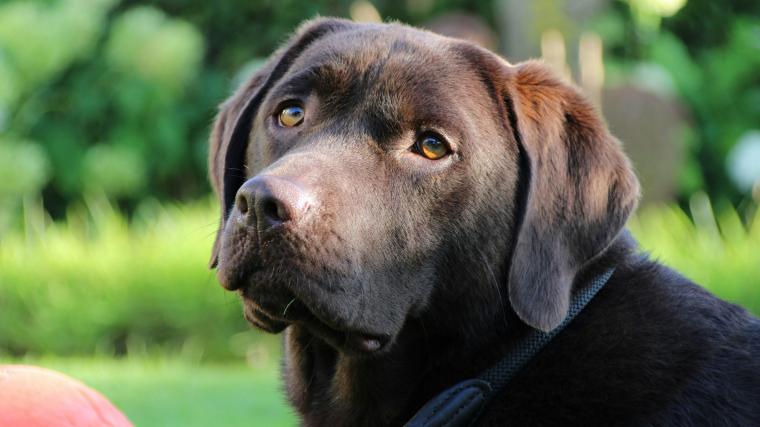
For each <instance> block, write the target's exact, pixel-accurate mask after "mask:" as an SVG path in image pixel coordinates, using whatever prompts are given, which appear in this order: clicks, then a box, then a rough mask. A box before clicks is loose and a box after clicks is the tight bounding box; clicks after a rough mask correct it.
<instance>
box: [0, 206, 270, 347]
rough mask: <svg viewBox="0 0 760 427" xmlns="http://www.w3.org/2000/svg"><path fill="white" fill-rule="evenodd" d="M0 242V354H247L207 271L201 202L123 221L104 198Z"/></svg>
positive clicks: (149, 210) (234, 306)
mask: <svg viewBox="0 0 760 427" xmlns="http://www.w3.org/2000/svg"><path fill="white" fill-rule="evenodd" d="M86 202H87V203H86V205H79V206H75V207H72V208H71V209H70V210H69V213H68V215H67V217H66V221H65V222H53V223H49V222H45V220H44V215H42V213H41V212H35V211H38V210H39V207H34V206H32V207H29V208H28V211H32V213H29V212H27V215H26V216H27V220H26V227H25V232H24V233H13V234H10V235H8V236H6V237H4V238H3V239H2V241H0V283H2V286H0V355H1V354H3V353H5V354H6V355H8V354H10V355H23V354H26V353H28V352H33V353H35V354H58V355H71V354H103V355H122V354H126V353H131V354H135V355H138V356H139V355H141V354H143V353H145V352H148V353H149V352H150V351H159V352H162V353H170V354H181V355H183V356H185V357H187V358H190V359H198V358H204V359H205V358H211V359H219V358H224V357H231V356H237V357H241V356H245V355H246V351H247V350H248V348H247V345H248V344H249V341H251V342H252V341H253V340H254V338H255V334H253V335H252V334H250V333H249V329H248V327H247V326H246V323H245V321H244V320H243V318H242V315H241V309H240V303H239V301H238V299H237V297H236V296H234V295H232V294H228V293H226V292H221V289H220V288H219V287H218V285H216V278H215V277H214V273H213V271H209V270H208V269H207V268H206V261H207V258H208V255H209V251H210V249H211V243H212V241H213V234H214V232H215V231H216V228H215V227H216V223H215V222H209V218H212V217H213V213H212V212H213V210H214V209H213V208H212V207H211V205H210V204H209V203H202V204H194V205H190V206H182V207H179V206H177V207H166V208H164V207H162V206H161V205H159V204H157V203H156V202H150V201H148V202H144V203H143V204H142V205H141V206H140V207H139V208H138V209H137V211H136V213H135V215H134V218H133V219H132V221H131V223H129V222H127V220H126V219H125V218H124V217H123V216H122V215H120V214H119V213H117V211H115V210H114V209H113V208H112V206H111V205H110V204H109V203H108V202H107V201H106V200H105V198H104V197H100V198H94V197H93V198H88V199H86Z"/></svg>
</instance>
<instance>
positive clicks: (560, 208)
mask: <svg viewBox="0 0 760 427" xmlns="http://www.w3.org/2000/svg"><path fill="white" fill-rule="evenodd" d="M507 76H508V77H507V80H508V81H507V84H506V92H507V94H506V96H505V101H506V104H507V109H508V110H509V111H508V113H509V114H510V122H511V125H512V127H513V132H514V135H515V139H517V143H518V144H519V145H520V150H521V156H522V168H523V169H525V170H523V172H522V174H523V176H524V178H525V180H526V182H525V184H526V185H525V186H524V187H523V188H524V190H525V194H524V197H523V203H524V206H521V208H522V220H521V221H519V224H518V227H519V228H518V229H517V230H516V233H517V234H516V240H515V247H514V250H513V252H512V259H511V264H510V270H509V299H510V302H511V304H512V307H513V308H514V310H515V312H517V315H518V316H519V317H520V318H521V319H522V320H523V321H524V322H525V323H527V324H528V325H530V326H532V327H534V328H537V329H540V330H543V331H550V330H552V329H554V328H555V327H556V326H557V325H559V324H560V323H561V322H562V320H564V318H565V316H566V315H567V310H568V307H569V304H570V296H571V291H572V286H573V281H574V279H575V277H576V274H577V273H578V271H579V270H580V269H581V268H582V267H584V266H585V265H586V264H587V263H588V262H589V261H590V260H591V259H593V258H594V257H596V256H597V255H599V254H600V253H601V252H603V251H604V250H605V249H606V248H607V247H608V246H609V245H610V243H611V242H612V241H613V240H614V239H615V237H616V236H617V235H618V234H619V233H620V231H621V230H622V228H623V226H624V225H625V222H626V220H627V219H628V216H629V215H630V214H631V212H632V211H633V209H634V208H635V206H636V202H637V200H638V194H639V185H638V181H637V179H636V176H635V175H634V174H633V171H632V169H631V166H630V163H629V162H628V159H627V158H626V157H625V155H624V154H623V151H622V149H621V147H620V143H619V142H618V141H617V140H616V139H615V138H614V137H613V136H612V135H610V133H609V131H608V130H607V127H606V126H605V124H604V123H603V122H602V120H601V119H600V117H599V115H598V114H597V112H596V111H595V110H594V108H593V107H592V106H591V104H590V103H589V102H587V101H586V100H585V99H584V98H583V96H582V95H580V94H579V93H578V92H577V91H576V90H575V89H574V88H572V87H570V86H569V85H567V84H565V83H563V82H561V81H560V80H559V79H558V78H556V77H555V76H554V75H553V74H552V73H551V72H549V70H548V68H547V67H546V66H545V65H543V64H541V63H540V62H535V61H530V62H525V63H522V64H518V65H517V66H514V67H509V71H508V73H507Z"/></svg>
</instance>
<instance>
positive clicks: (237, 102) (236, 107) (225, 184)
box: [208, 18, 354, 268]
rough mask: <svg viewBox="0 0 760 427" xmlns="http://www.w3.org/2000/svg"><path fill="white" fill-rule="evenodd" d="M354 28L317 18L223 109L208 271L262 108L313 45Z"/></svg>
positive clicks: (212, 154)
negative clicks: (216, 218) (216, 217)
mask: <svg viewBox="0 0 760 427" xmlns="http://www.w3.org/2000/svg"><path fill="white" fill-rule="evenodd" d="M352 25H354V24H353V23H352V22H351V21H348V20H343V19H333V18H317V19H315V20H312V21H308V22H306V23H304V24H302V25H301V27H300V28H299V29H298V30H297V31H296V32H295V34H294V35H293V36H292V37H291V38H290V40H289V41H288V42H287V43H285V45H284V46H283V47H281V48H280V49H278V50H277V51H276V52H275V53H274V54H272V56H271V57H270V59H269V61H267V63H266V64H265V65H264V66H263V67H262V68H261V69H260V70H259V71H258V72H256V74H254V75H253V77H251V78H250V79H249V80H248V81H247V82H246V83H245V84H244V85H243V86H242V87H240V88H239V89H238V90H237V92H235V94H234V95H233V96H232V97H230V98H229V99H228V100H227V101H225V102H224V103H223V104H222V106H221V107H220V110H219V114H217V117H216V120H215V122H214V125H213V129H212V132H211V140H210V144H209V163H208V166H209V168H208V169H209V177H210V179H211V186H212V187H213V189H214V192H215V193H216V194H217V195H218V196H219V198H220V201H221V220H220V224H219V231H218V232H217V235H216V241H215V242H214V247H213V249H212V253H211V261H210V263H209V267H211V268H214V267H215V266H216V264H217V261H218V257H219V248H220V244H221V242H220V239H221V234H222V231H223V230H224V225H225V221H226V220H227V218H228V216H229V214H230V210H231V209H232V205H233V203H234V200H235V194H236V193H237V191H238V189H239V188H240V186H241V185H243V183H244V182H245V180H246V176H245V172H244V171H245V165H244V160H245V151H246V148H247V146H248V139H249V136H250V133H251V128H252V126H253V120H254V118H255V117H256V113H257V112H258V109H259V105H261V102H262V101H263V100H264V98H265V97H266V94H267V93H268V92H269V90H270V89H271V88H272V86H274V84H275V83H277V81H279V80H280V79H281V78H282V76H284V75H285V73H286V72H287V71H288V69H289V68H290V66H291V64H293V62H294V61H295V60H296V58H298V57H299V56H300V55H301V53H303V51H304V50H306V48H307V47H308V46H309V45H310V44H312V43H313V42H314V41H316V40H318V39H319V38H321V37H324V36H325V35H327V34H330V33H334V32H338V31H341V30H345V29H347V28H349V27H350V26H352Z"/></svg>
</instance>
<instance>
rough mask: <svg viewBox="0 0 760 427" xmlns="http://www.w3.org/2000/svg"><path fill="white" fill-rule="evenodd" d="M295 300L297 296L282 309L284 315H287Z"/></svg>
mask: <svg viewBox="0 0 760 427" xmlns="http://www.w3.org/2000/svg"><path fill="white" fill-rule="evenodd" d="M294 302H296V299H295V297H294V298H293V299H292V300H290V302H289V303H288V305H286V306H285V309H284V310H282V317H286V316H287V314H288V309H289V308H290V306H291V305H292V304H293V303H294Z"/></svg>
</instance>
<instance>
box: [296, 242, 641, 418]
mask: <svg viewBox="0 0 760 427" xmlns="http://www.w3.org/2000/svg"><path fill="white" fill-rule="evenodd" d="M631 247H632V244H631V240H630V239H629V238H628V236H621V238H620V239H618V241H617V242H616V243H615V244H613V245H612V246H611V247H610V248H609V249H608V250H607V253H606V254H605V255H603V256H601V257H599V258H598V259H597V260H595V261H594V262H593V263H591V264H590V265H589V266H588V267H587V268H585V269H584V271H583V272H581V273H580V274H579V276H578V281H577V282H578V283H581V284H584V285H585V282H586V281H588V280H589V278H591V277H593V276H594V275H597V274H599V273H600V272H601V271H603V269H606V268H609V266H610V265H611V263H610V260H611V259H622V258H620V256H621V254H622V253H623V252H629V251H630V248H631ZM491 280H492V279H491ZM480 283H482V282H480ZM459 284H460V288H462V289H467V290H468V291H467V292H463V293H462V294H461V295H458V296H457V297H456V298H449V299H448V301H450V302H449V303H446V301H438V302H437V303H436V304H433V305H431V306H432V307H435V308H436V309H435V310H431V311H429V312H427V313H426V314H425V316H423V317H418V318H412V319H409V320H408V321H407V324H406V325H405V327H404V329H403V330H402V332H401V334H400V335H399V336H398V337H397V339H396V342H395V343H394V345H393V347H392V348H391V349H390V350H389V351H388V352H386V353H384V354H383V355H381V356H377V357H356V356H349V355H346V354H344V353H341V352H339V351H337V350H336V349H334V348H333V347H331V346H330V345H328V344H326V343H325V342H324V341H322V340H320V339H319V338H317V337H315V336H314V335H312V334H311V333H310V332H309V331H308V330H307V329H306V328H305V327H303V326H299V325H293V326H291V327H289V328H288V330H287V332H286V337H285V361H284V362H285V363H284V379H285V382H286V387H287V392H288V396H289V398H290V400H291V402H292V403H293V404H294V406H295V408H296V409H297V410H298V412H299V413H300V414H301V415H302V417H303V422H304V425H306V426H324V425H330V426H343V425H345V426H351V425H370V424H368V423H376V425H379V426H380V425H403V424H404V423H405V422H406V421H407V420H408V419H410V418H411V417H412V416H413V415H414V413H415V412H416V411H417V410H418V409H419V408H420V407H421V406H422V405H424V404H425V402H427V401H428V400H429V399H430V398H432V397H433V396H435V395H437V394H438V393H439V392H441V391H442V390H444V389H446V388H447V387H449V386H451V385H452V384H454V383H456V382H459V381H462V380H464V379H467V378H471V377H474V376H476V375H478V374H479V373H480V372H482V371H483V370H485V369H486V368H488V367H490V366H492V365H493V364H494V363H496V362H497V361H498V360H499V359H500V358H501V357H502V356H503V355H504V354H505V353H506V352H507V351H508V350H509V348H510V347H511V346H512V344H513V343H514V342H515V341H516V340H518V339H520V338H521V337H522V336H523V335H524V334H526V333H527V332H528V331H529V327H528V326H526V325H525V324H524V323H522V322H521V321H520V320H519V319H518V317H517V315H516V314H515V313H514V311H513V310H512V309H511V308H510V306H509V301H508V300H507V299H506V289H499V288H498V287H495V286H488V287H477V286H476V285H477V283H469V285H470V286H468V283H467V282H459ZM475 289H479V291H473V290H475ZM489 290H490V291H489ZM494 301H501V303H500V304H498V303H494ZM463 325H464V326H463Z"/></svg>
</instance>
